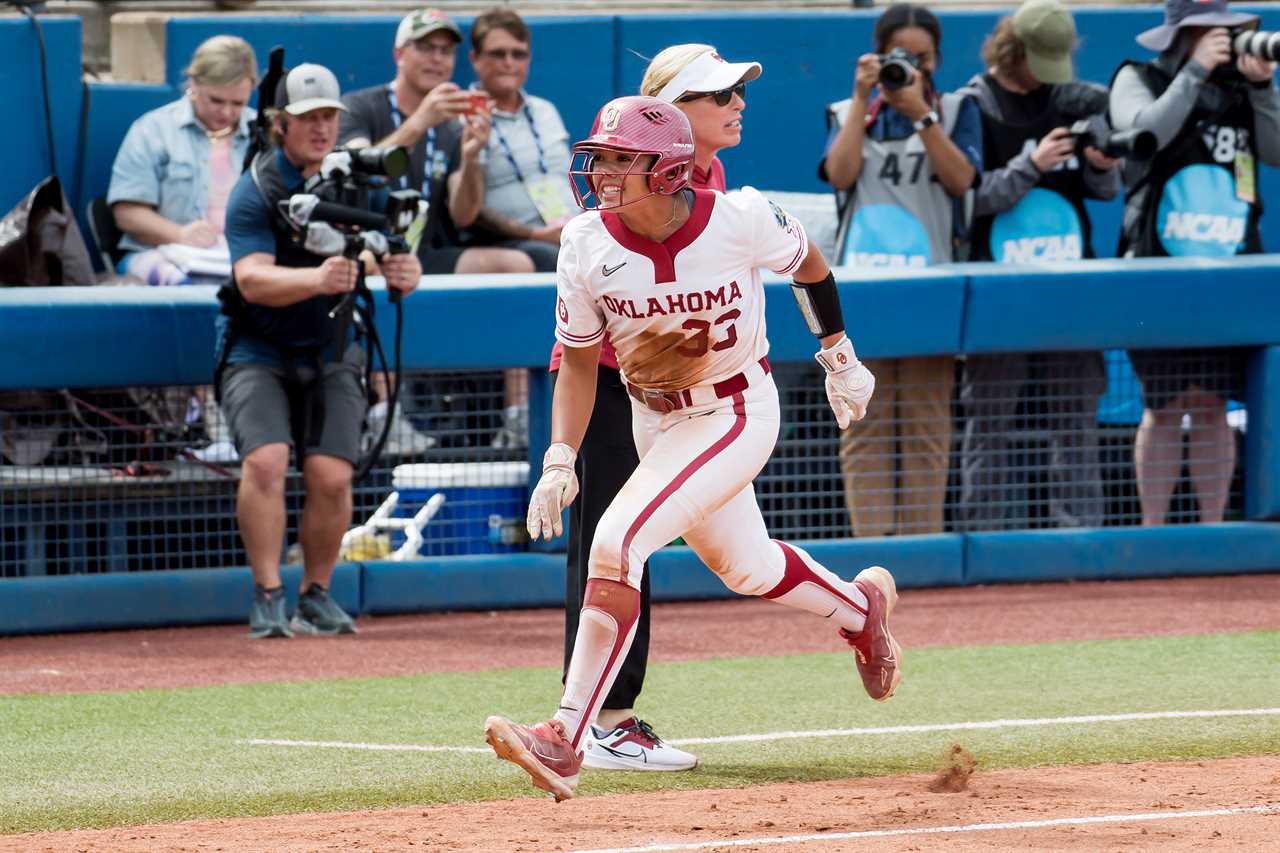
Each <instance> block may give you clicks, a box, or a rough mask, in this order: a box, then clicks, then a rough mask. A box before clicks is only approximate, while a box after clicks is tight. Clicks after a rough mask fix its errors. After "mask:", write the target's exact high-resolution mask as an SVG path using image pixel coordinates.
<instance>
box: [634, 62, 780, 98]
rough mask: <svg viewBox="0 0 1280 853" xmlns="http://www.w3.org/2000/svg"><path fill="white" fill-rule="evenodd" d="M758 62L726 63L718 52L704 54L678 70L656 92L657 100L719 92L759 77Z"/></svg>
mask: <svg viewBox="0 0 1280 853" xmlns="http://www.w3.org/2000/svg"><path fill="white" fill-rule="evenodd" d="M761 70H762V69H761V67H760V63H759V62H725V61H724V60H723V59H721V58H720V54H718V53H715V52H714V51H713V52H711V53H704V54H702V55H701V56H699V57H698V58H697V59H695V60H694V61H693V62H690V63H689V64H688V65H686V66H685V67H684V68H682V69H681V70H680V73H679V74H677V75H676V76H675V77H673V78H671V82H670V83H668V84H667V85H665V86H663V87H662V91H660V92H658V95H657V97H658V99H659V100H662V101H666V102H667V103H668V104H674V103H675V102H676V101H678V100H680V98H681V97H682V96H684V95H688V94H690V93H697V94H701V93H703V92H719V91H720V90H722V89H729V88H732V87H734V86H736V85H738V83H740V82H741V83H749V82H751V81H752V80H754V79H756V78H757V77H759V76H760V72H761Z"/></svg>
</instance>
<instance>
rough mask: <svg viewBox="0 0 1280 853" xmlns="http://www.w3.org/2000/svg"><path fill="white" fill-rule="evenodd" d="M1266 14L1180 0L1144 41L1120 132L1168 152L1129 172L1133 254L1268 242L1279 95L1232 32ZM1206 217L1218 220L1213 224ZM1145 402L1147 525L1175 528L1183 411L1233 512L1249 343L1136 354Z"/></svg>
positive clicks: (1279, 148)
mask: <svg viewBox="0 0 1280 853" xmlns="http://www.w3.org/2000/svg"><path fill="white" fill-rule="evenodd" d="M1257 26H1258V17H1257V16H1256V15H1249V14H1240V13H1235V12H1229V11H1227V4H1226V0H1200V1H1199V2H1195V0H1169V2H1168V4H1167V5H1166V7H1165V24H1164V25H1163V26H1159V27H1155V28H1154V29H1151V30H1147V31H1146V32H1144V33H1142V34H1141V35H1139V36H1138V43H1139V44H1141V45H1142V46H1143V47H1146V48H1149V49H1151V50H1156V51H1159V52H1160V55H1159V56H1158V57H1156V59H1155V61H1153V62H1147V63H1138V62H1132V61H1130V62H1126V63H1124V64H1123V65H1121V66H1120V69H1119V71H1117V72H1116V76H1115V80H1114V81H1113V83H1112V89H1111V117H1112V119H1113V121H1114V122H1115V124H1116V126H1117V127H1125V128H1128V127H1135V128H1142V129H1144V130H1149V131H1151V132H1152V133H1154V134H1155V135H1156V139H1157V141H1158V143H1159V150H1158V152H1157V153H1156V155H1155V157H1154V158H1152V159H1151V160H1150V161H1148V162H1145V163H1130V164H1128V165H1126V167H1125V175H1124V176H1125V185H1126V187H1127V190H1128V193H1127V197H1126V199H1125V210H1124V225H1123V231H1122V233H1121V241H1120V242H1121V254H1123V255H1125V256H1128V257H1153V256H1157V257H1158V256H1166V255H1172V256H1187V255H1190V256H1204V257H1230V256H1233V255H1237V254H1252V253H1257V252H1261V251H1262V237H1261V232H1260V229H1259V225H1258V222H1259V218H1260V216H1261V214H1262V199H1261V198H1260V197H1259V196H1258V160H1259V159H1261V160H1262V162H1264V163H1267V164H1268V165H1272V166H1275V165H1280V92H1277V90H1276V83H1275V69H1276V64H1275V63H1274V62H1267V61H1265V60H1263V59H1260V58H1258V57H1256V56H1252V55H1248V54H1242V55H1241V56H1239V57H1238V58H1237V57H1233V53H1234V50H1233V47H1232V37H1231V36H1232V33H1230V32H1229V31H1228V30H1227V29H1226V28H1227V27H1232V28H1238V29H1239V30H1241V31H1247V30H1249V29H1253V28H1256V27H1257ZM1194 223H1210V227H1207V228H1206V227H1201V226H1199V225H1197V224H1194ZM1130 355H1131V357H1132V359H1133V366H1134V369H1135V371H1136V372H1137V374H1138V376H1139V378H1140V379H1141V380H1142V396H1143V404H1144V407H1145V410H1144V411H1143V413H1142V422H1141V424H1140V425H1139V426H1138V433H1137V436H1136V438H1135V441H1134V463H1135V467H1136V471H1137V478H1138V496H1139V499H1140V501H1141V504H1142V523H1143V524H1145V525H1157V524H1163V523H1164V520H1165V515H1166V514H1167V513H1168V511H1169V501H1170V497H1171V496H1172V494H1173V488H1174V485H1175V484H1176V482H1177V479H1178V476H1179V473H1180V471H1181V468H1182V431H1181V430H1182V418H1183V415H1184V414H1190V416H1191V436H1190V441H1189V442H1188V447H1189V465H1188V468H1189V470H1190V472H1191V482H1192V485H1193V487H1194V489H1195V492H1196V498H1197V500H1198V503H1199V507H1200V520H1201V521H1204V522H1217V521H1222V518H1223V514H1224V513H1225V511H1226V504H1227V492H1228V489H1229V487H1230V484H1231V475H1232V471H1233V469H1234V468H1235V442H1234V440H1233V438H1232V435H1231V429H1230V427H1229V426H1228V425H1227V419H1226V400H1227V399H1230V398H1234V399H1240V397H1241V395H1242V393H1243V389H1244V356H1243V354H1242V353H1241V352H1240V351H1238V350H1234V351H1233V350H1225V349H1217V350H1214V349H1195V350H1186V349H1182V350H1177V351H1172V350H1146V351H1134V352H1132V353H1131V354H1130Z"/></svg>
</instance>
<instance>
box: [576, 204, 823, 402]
mask: <svg viewBox="0 0 1280 853" xmlns="http://www.w3.org/2000/svg"><path fill="white" fill-rule="evenodd" d="M692 192H693V196H694V203H693V211H692V213H691V214H690V216H689V220H688V221H687V222H686V223H685V224H684V225H683V226H682V227H681V228H680V229H679V230H678V231H676V232H675V233H674V234H672V235H671V236H670V237H668V238H667V239H666V240H665V241H663V242H662V243H655V242H653V241H651V240H646V239H644V238H642V237H639V236H637V235H636V234H635V233H633V232H631V231H630V230H628V229H627V228H626V227H625V226H624V225H623V224H622V222H621V221H620V220H619V218H618V215H617V214H615V213H609V212H607V211H606V212H600V211H589V212H587V213H584V214H582V215H580V216H577V217H575V218H574V219H573V220H571V221H570V222H569V224H568V225H566V226H565V228H564V233H563V236H562V238H561V245H560V260H559V264H558V267H557V271H556V290H557V292H558V297H559V298H558V300H557V304H556V337H557V338H559V340H560V341H561V342H562V343H563V344H564V345H565V346H571V347H582V346H590V345H592V344H595V343H597V342H598V341H600V340H601V338H603V337H604V334H605V333H606V332H608V334H609V337H610V339H611V340H612V342H613V346H614V348H615V349H616V350H617V354H618V366H619V367H620V368H621V369H622V374H623V376H624V377H625V378H626V380H627V381H628V382H630V383H632V384H633V385H637V386H639V387H641V388H652V389H655V390H661V391H680V390H683V389H685V388H691V387H693V386H695V385H704V384H707V383H711V382H719V381H722V380H723V379H726V378H728V377H730V376H733V375H735V374H737V373H740V372H742V371H743V370H744V369H745V368H746V367H747V366H748V365H750V364H751V363H752V362H755V361H758V360H759V359H760V358H761V357H763V356H764V355H766V354H767V352H768V349H769V344H768V341H766V339H765V324H764V287H763V284H762V283H761V278H760V268H761V267H767V268H769V269H771V270H773V271H774V272H776V273H778V274H780V275H790V274H792V273H794V272H795V270H796V269H797V268H798V267H799V266H800V264H801V262H802V261H803V260H804V258H805V255H806V253H807V251H808V247H809V240H808V237H807V236H806V235H805V232H804V228H803V227H801V225H800V223H798V222H797V221H796V220H795V219H793V218H792V217H791V216H790V215H788V214H787V213H786V211H784V210H783V209H782V208H780V207H778V206H777V205H775V204H773V203H772V202H770V201H768V200H767V199H766V198H765V197H764V196H763V195H761V194H760V193H759V192H758V191H756V190H754V189H752V188H751V187H744V188H743V189H741V190H738V191H735V192H731V193H727V194H720V193H717V192H713V191H711V190H693V191H692Z"/></svg>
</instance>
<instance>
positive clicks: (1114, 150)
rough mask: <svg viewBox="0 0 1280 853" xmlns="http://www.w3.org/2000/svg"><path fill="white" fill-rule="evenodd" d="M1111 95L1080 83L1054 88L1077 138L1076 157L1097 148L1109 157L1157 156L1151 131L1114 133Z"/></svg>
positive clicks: (1059, 107)
mask: <svg viewBox="0 0 1280 853" xmlns="http://www.w3.org/2000/svg"><path fill="white" fill-rule="evenodd" d="M1107 100H1108V92H1107V90H1106V88H1105V87H1103V86H1099V85H1097V84H1095V83H1086V82H1084V81H1081V80H1077V81H1074V82H1071V83H1062V84H1059V85H1058V86H1055V87H1054V90H1053V105H1054V107H1055V108H1057V110H1058V112H1059V113H1060V114H1061V115H1062V116H1064V117H1065V118H1066V119H1067V120H1068V121H1070V122H1071V125H1070V127H1069V128H1068V130H1070V132H1071V135H1072V136H1073V137H1075V154H1076V156H1077V157H1083V156H1084V149H1086V148H1090V147H1092V148H1096V149H1098V150H1099V151H1101V152H1102V153H1103V154H1106V155H1107V156H1108V157H1127V158H1129V159H1131V160H1150V159H1151V158H1152V157H1154V156H1155V153H1156V149H1157V148H1158V147H1159V140H1157V139H1156V135H1155V134H1154V133H1152V132H1151V131H1149V130H1113V129H1112V127H1111V124H1110V122H1108V121H1107V118H1106V115H1107Z"/></svg>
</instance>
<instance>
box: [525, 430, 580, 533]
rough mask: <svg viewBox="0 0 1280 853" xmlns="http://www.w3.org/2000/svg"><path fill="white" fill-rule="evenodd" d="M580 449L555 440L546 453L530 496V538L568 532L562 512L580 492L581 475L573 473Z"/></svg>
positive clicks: (527, 522)
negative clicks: (539, 476)
mask: <svg viewBox="0 0 1280 853" xmlns="http://www.w3.org/2000/svg"><path fill="white" fill-rule="evenodd" d="M577 458H578V451H576V450H574V449H573V448H572V447H570V446H569V445H567V444H559V443H557V444H553V445H551V446H550V447H548V448H547V452H546V453H544V454H542V477H541V478H539V480H538V485H537V486H535V487H534V489H533V494H532V495H531V496H530V497H529V516H528V518H527V519H526V520H525V524H526V526H527V527H528V528H529V538H530V539H535V540H536V539H537V538H538V537H540V536H541V537H543V538H544V539H552V538H554V537H556V536H559V535H560V534H561V533H563V532H564V522H563V521H562V520H561V513H563V512H564V508H565V507H567V506H568V505H569V504H571V503H573V499H574V498H575V497H577V495H578V475H577V474H575V473H573V463H574V460H575V459H577Z"/></svg>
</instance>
